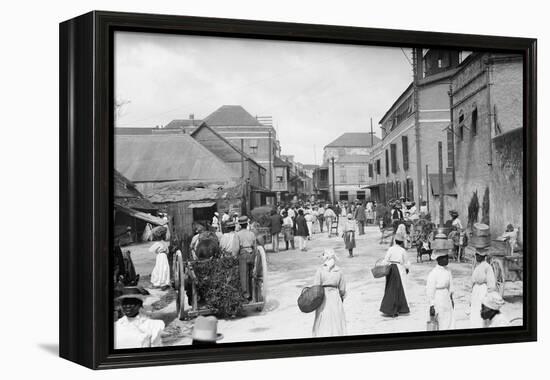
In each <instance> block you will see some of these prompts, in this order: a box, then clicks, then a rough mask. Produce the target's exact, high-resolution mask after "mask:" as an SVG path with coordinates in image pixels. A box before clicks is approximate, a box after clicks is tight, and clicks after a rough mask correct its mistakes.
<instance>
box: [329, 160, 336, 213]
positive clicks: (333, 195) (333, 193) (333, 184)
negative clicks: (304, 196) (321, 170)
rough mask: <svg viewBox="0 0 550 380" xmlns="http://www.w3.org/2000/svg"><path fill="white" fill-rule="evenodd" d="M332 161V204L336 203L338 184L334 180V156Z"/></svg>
mask: <svg viewBox="0 0 550 380" xmlns="http://www.w3.org/2000/svg"><path fill="white" fill-rule="evenodd" d="M330 160H331V162H332V204H336V184H335V182H334V157H331V158H330Z"/></svg>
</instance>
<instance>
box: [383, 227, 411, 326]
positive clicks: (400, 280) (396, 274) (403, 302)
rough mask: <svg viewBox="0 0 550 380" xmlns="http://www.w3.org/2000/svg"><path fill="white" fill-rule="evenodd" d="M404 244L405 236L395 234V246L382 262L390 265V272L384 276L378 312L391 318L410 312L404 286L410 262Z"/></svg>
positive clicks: (389, 250)
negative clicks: (382, 294)
mask: <svg viewBox="0 0 550 380" xmlns="http://www.w3.org/2000/svg"><path fill="white" fill-rule="evenodd" d="M404 244H405V236H403V235H402V234H401V233H400V234H396V235H395V245H393V246H391V247H390V248H389V249H388V251H387V252H386V256H385V257H384V260H383V261H382V263H383V264H385V265H390V272H389V273H388V275H387V276H386V288H385V291H384V298H382V304H381V305H380V311H381V312H382V313H384V314H385V315H388V316H392V317H397V316H398V315H399V314H408V313H409V311H410V310H409V305H408V303H407V286H406V284H407V274H409V266H410V262H409V259H408V258H407V251H406V250H405V248H404V247H403V245H404Z"/></svg>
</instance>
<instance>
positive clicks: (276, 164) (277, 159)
mask: <svg viewBox="0 0 550 380" xmlns="http://www.w3.org/2000/svg"><path fill="white" fill-rule="evenodd" d="M273 166H274V167H276V168H282V167H289V166H290V164H289V163H288V162H286V161H285V160H282V159H281V158H280V157H277V156H275V158H274V159H273Z"/></svg>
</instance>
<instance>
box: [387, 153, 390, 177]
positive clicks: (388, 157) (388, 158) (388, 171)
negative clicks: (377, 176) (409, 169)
mask: <svg viewBox="0 0 550 380" xmlns="http://www.w3.org/2000/svg"><path fill="white" fill-rule="evenodd" d="M389 175H390V152H389V151H388V150H387V149H386V177H387V176H389Z"/></svg>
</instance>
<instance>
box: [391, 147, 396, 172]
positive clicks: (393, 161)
mask: <svg viewBox="0 0 550 380" xmlns="http://www.w3.org/2000/svg"><path fill="white" fill-rule="evenodd" d="M390 153H391V172H392V173H394V174H395V173H397V145H396V144H390Z"/></svg>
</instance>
